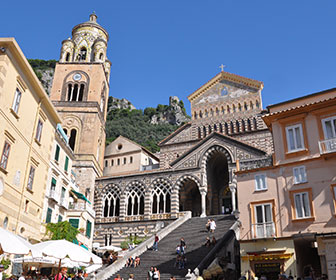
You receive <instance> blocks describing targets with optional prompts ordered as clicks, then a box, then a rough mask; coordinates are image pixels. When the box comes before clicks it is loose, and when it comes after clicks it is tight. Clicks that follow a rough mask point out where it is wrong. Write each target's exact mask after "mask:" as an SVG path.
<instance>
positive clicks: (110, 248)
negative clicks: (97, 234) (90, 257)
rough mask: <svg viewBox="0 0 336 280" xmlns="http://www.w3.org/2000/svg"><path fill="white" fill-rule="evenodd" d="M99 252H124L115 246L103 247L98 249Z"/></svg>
mask: <svg viewBox="0 0 336 280" xmlns="http://www.w3.org/2000/svg"><path fill="white" fill-rule="evenodd" d="M98 250H99V251H101V250H105V251H114V252H119V251H122V249H121V248H120V247H117V246H113V245H108V246H103V247H99V248H98Z"/></svg>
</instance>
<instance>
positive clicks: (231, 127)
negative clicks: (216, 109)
mask: <svg viewBox="0 0 336 280" xmlns="http://www.w3.org/2000/svg"><path fill="white" fill-rule="evenodd" d="M230 133H231V134H232V133H234V125H233V122H232V121H231V122H230Z"/></svg>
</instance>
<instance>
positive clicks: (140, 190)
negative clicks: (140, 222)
mask: <svg viewBox="0 0 336 280" xmlns="http://www.w3.org/2000/svg"><path fill="white" fill-rule="evenodd" d="M133 183H134V184H132V185H131V186H129V187H128V188H127V192H126V193H127V195H126V202H127V207H126V209H127V215H128V216H132V215H143V214H144V211H145V187H144V186H143V185H142V184H141V183H139V182H133Z"/></svg>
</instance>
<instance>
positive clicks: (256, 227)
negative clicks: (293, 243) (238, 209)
mask: <svg viewBox="0 0 336 280" xmlns="http://www.w3.org/2000/svg"><path fill="white" fill-rule="evenodd" d="M269 237H275V224H274V223H273V222H268V223H259V224H252V238H269Z"/></svg>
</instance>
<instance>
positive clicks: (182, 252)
mask: <svg viewBox="0 0 336 280" xmlns="http://www.w3.org/2000/svg"><path fill="white" fill-rule="evenodd" d="M186 247H187V244H186V243H185V241H184V238H183V237H181V240H180V250H181V255H184V253H185V248H186Z"/></svg>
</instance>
